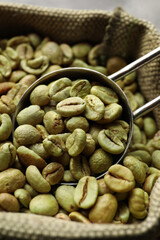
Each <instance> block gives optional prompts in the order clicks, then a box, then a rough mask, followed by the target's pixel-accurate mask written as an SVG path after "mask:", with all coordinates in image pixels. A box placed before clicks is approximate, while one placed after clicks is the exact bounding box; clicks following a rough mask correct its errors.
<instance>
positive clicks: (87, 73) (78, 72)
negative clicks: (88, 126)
mask: <svg viewBox="0 0 160 240" xmlns="http://www.w3.org/2000/svg"><path fill="white" fill-rule="evenodd" d="M159 55H160V47H158V48H156V49H155V50H153V51H151V52H149V53H148V54H146V55H144V56H143V57H141V58H139V59H138V60H135V61H134V62H132V63H130V64H129V65H127V66H126V67H124V68H122V69H121V70H119V71H118V72H116V73H114V74H112V75H110V76H105V75H103V74H101V73H99V72H97V71H94V70H90V69H86V68H77V67H72V68H64V69H60V70H57V71H54V72H51V73H49V74H47V75H45V76H43V77H41V78H39V79H38V80H37V81H36V82H34V83H33V84H32V85H31V86H30V87H29V88H28V89H27V90H26V92H25V93H24V95H23V96H22V98H21V99H20V101H19V103H18V105H17V107H16V110H15V113H14V116H13V133H12V134H13V135H14V130H15V128H16V127H17V124H16V117H17V114H18V113H19V112H20V111H21V110H22V109H23V108H25V107H27V106H28V105H29V96H30V93H31V92H32V90H33V89H34V88H35V87H36V86H37V85H39V84H49V83H50V82H52V81H54V80H57V79H59V78H62V77H68V78H70V79H71V80H75V79H79V78H85V79H87V80H89V81H100V82H101V83H103V84H104V85H106V86H108V87H110V88H112V89H113V90H114V91H115V92H116V93H117V95H118V96H119V104H121V105H122V108H123V114H122V119H123V120H124V121H126V122H127V123H128V124H129V125H130V131H129V134H128V140H127V144H126V147H125V150H124V152H123V153H121V154H119V155H115V156H114V158H115V159H114V162H115V163H119V162H120V161H121V160H122V159H123V157H124V155H125V154H126V152H127V150H128V147H129V145H130V142H131V138H132V132H133V120H134V119H136V118H138V117H141V116H142V115H144V114H146V113H147V112H149V111H151V110H153V108H155V107H156V106H158V105H159V104H160V96H158V97H156V98H155V99H153V100H152V101H150V102H148V103H146V104H145V105H144V106H142V107H141V108H139V109H137V110H136V111H134V112H132V110H131V107H130V104H129V102H128V99H127V97H126V95H125V93H124V92H123V91H122V89H121V88H120V87H119V86H118V85H117V84H116V83H115V82H114V81H117V80H118V79H120V78H122V77H124V76H126V75H128V74H129V73H131V72H133V71H135V70H136V69H138V68H140V67H141V66H143V65H144V64H146V63H148V62H150V61H151V60H153V59H155V58H156V57H157V56H159ZM105 174H106V172H104V173H103V174H101V175H100V176H98V177H97V179H99V178H101V177H103V176H104V175H105ZM62 184H68V185H76V184H77V183H62Z"/></svg>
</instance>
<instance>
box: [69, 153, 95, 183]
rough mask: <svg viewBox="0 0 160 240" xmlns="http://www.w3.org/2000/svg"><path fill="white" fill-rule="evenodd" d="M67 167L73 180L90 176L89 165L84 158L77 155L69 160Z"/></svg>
mask: <svg viewBox="0 0 160 240" xmlns="http://www.w3.org/2000/svg"><path fill="white" fill-rule="evenodd" d="M69 167H70V172H71V174H72V176H73V178H75V179H77V180H79V179H81V178H82V177H84V176H89V175H90V168H89V163H88V161H87V159H86V158H85V157H84V156H81V155H79V156H76V157H73V158H71V159H70V164H69Z"/></svg>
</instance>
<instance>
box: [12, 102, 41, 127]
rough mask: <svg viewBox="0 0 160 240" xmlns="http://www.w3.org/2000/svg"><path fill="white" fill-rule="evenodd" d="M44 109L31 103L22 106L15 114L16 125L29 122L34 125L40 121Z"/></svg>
mask: <svg viewBox="0 0 160 240" xmlns="http://www.w3.org/2000/svg"><path fill="white" fill-rule="evenodd" d="M43 117H44V111H43V110H42V109H41V108H40V107H39V106H38V105H31V106H29V107H27V108H24V109H23V110H21V111H20V112H19V113H18V114H17V118H16V120H17V123H18V125H22V124H31V125H36V124H39V123H41V122H42V120H43Z"/></svg>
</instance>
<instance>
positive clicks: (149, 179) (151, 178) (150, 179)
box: [143, 173, 159, 194]
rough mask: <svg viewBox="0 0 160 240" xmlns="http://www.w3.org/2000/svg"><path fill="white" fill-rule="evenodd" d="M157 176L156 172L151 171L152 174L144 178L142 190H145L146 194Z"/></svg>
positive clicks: (149, 191)
mask: <svg viewBox="0 0 160 240" xmlns="http://www.w3.org/2000/svg"><path fill="white" fill-rule="evenodd" d="M158 177H159V174H157V173H153V174H151V175H149V176H148V177H147V178H146V180H145V183H144V185H143V190H144V191H145V192H147V193H148V194H150V193H151V190H152V188H153V186H154V184H155V182H156V180H157V179H158Z"/></svg>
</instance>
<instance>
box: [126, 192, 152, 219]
mask: <svg viewBox="0 0 160 240" xmlns="http://www.w3.org/2000/svg"><path fill="white" fill-rule="evenodd" d="M128 206H129V210H130V212H131V214H132V215H133V216H134V217H135V218H137V219H143V218H145V217H146V216H147V213H148V206H149V198H148V193H147V192H145V191H144V190H143V189H141V188H134V189H132V191H131V192H130V196H129V200H128Z"/></svg>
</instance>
